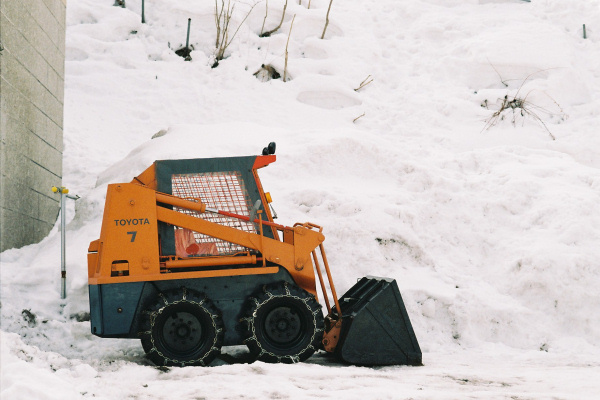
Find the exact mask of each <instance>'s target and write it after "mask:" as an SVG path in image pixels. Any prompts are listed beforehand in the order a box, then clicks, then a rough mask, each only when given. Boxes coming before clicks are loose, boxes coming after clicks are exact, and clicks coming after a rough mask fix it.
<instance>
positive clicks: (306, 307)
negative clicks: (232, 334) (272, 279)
mask: <svg viewBox="0 0 600 400" xmlns="http://www.w3.org/2000/svg"><path fill="white" fill-rule="evenodd" d="M241 328H242V335H243V337H244V338H245V340H244V343H245V344H246V346H248V348H249V349H250V353H251V354H253V355H254V356H255V357H256V358H257V359H258V360H261V361H264V362H269V363H279V362H281V363H287V364H291V363H296V362H301V361H305V360H306V359H307V358H309V357H310V356H311V355H312V354H313V353H314V352H315V351H316V350H317V349H318V348H319V346H320V343H321V341H322V339H323V329H324V322H323V313H322V311H321V305H320V304H319V303H318V302H317V300H316V299H315V297H314V296H313V295H312V294H310V293H308V292H306V291H305V290H303V289H300V288H299V287H297V286H295V285H292V284H289V283H287V282H280V283H276V284H272V285H268V286H265V287H263V289H262V290H260V291H258V292H257V293H255V294H254V295H253V297H251V298H249V299H248V301H247V303H246V307H245V313H244V318H242V324H241Z"/></svg>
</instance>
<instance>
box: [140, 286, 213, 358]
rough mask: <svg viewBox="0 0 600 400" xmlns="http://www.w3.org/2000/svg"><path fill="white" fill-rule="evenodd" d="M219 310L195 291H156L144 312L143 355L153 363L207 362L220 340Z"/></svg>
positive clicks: (183, 289)
mask: <svg viewBox="0 0 600 400" xmlns="http://www.w3.org/2000/svg"><path fill="white" fill-rule="evenodd" d="M220 314H221V313H220V312H219V310H218V309H217V308H216V307H215V306H214V304H213V303H212V302H211V301H210V300H209V299H207V298H206V297H205V296H204V295H202V294H200V293H198V292H196V291H193V290H189V289H186V288H182V289H180V290H171V291H168V292H165V293H160V294H159V296H158V297H157V299H156V302H155V303H154V304H153V305H152V306H151V307H150V308H149V309H148V310H147V311H146V312H145V313H144V319H143V323H142V332H140V334H141V336H142V346H143V347H144V350H145V351H146V355H147V356H148V358H149V359H150V360H151V361H152V362H154V363H155V364H156V365H179V366H185V365H208V364H209V363H210V362H211V361H212V360H213V359H214V358H215V357H216V356H217V355H218V354H219V353H220V351H221V346H222V344H223V321H222V319H221V315H220Z"/></svg>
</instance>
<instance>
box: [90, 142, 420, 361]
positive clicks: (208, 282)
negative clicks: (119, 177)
mask: <svg viewBox="0 0 600 400" xmlns="http://www.w3.org/2000/svg"><path fill="white" fill-rule="evenodd" d="M274 153H275V143H270V144H269V146H268V147H267V148H265V149H264V150H263V155H260V156H249V157H228V158H208V159H187V160H163V161H156V162H155V163H154V164H153V165H151V166H150V167H149V168H148V169H146V170H145V171H144V172H142V173H141V174H140V175H139V176H137V177H136V178H134V179H133V181H132V182H130V183H117V184H110V185H108V191H107V195H106V204H105V209H104V217H103V221H102V230H101V233H100V238H99V239H98V240H94V241H93V242H91V243H90V246H89V252H88V274H89V297H90V315H91V329H92V333H93V334H94V335H97V336H100V337H105V338H139V339H141V342H142V346H143V348H144V350H145V352H146V353H147V356H148V358H149V359H150V360H151V361H153V362H154V363H155V364H157V365H176V366H185V365H208V364H209V363H210V362H211V361H212V360H213V359H214V358H215V357H216V356H217V355H218V354H219V353H220V351H221V347H222V346H235V345H243V344H245V345H247V346H248V348H249V349H250V353H251V355H252V356H253V358H255V359H258V360H262V361H265V362H273V363H276V362H283V363H294V362H299V361H304V360H306V359H307V358H308V357H310V356H311V355H312V354H313V353H314V352H315V351H317V350H319V349H323V350H325V351H327V352H329V353H333V354H334V355H335V356H337V358H338V359H339V360H341V361H343V362H347V363H351V364H358V365H394V364H409V365H420V364H421V350H420V348H419V344H418V342H417V338H416V336H415V333H414V331H413V328H412V325H411V323H410V320H409V317H408V315H407V313H406V309H405V307H404V303H403V301H402V297H401V296H400V292H399V290H398V285H397V284H396V281H395V280H392V279H386V278H376V277H365V278H362V279H360V280H359V281H358V282H357V283H356V285H354V286H353V287H352V288H351V289H350V290H349V291H348V292H347V293H346V294H344V295H343V296H342V297H341V298H340V299H339V300H338V298H337V295H336V292H335V288H334V284H333V279H332V276H331V272H330V268H329V264H328V263H327V257H326V255H325V250H324V248H323V241H324V240H325V236H324V235H323V233H322V228H321V227H319V226H317V225H314V224H311V223H302V224H300V223H297V224H295V225H294V226H292V227H289V226H284V225H279V224H276V223H274V222H273V215H272V212H271V208H270V207H269V206H268V204H269V203H270V202H271V196H270V194H269V193H265V192H264V191H263V188H262V185H261V182H260V180H259V177H258V174H257V171H258V169H260V168H262V167H265V166H267V165H269V164H271V163H272V162H274V161H275V155H274ZM323 270H324V273H323ZM325 279H327V283H328V284H326V283H325ZM317 280H318V286H319V288H320V290H321V293H322V300H323V301H324V303H325V306H326V307H327V315H326V316H325V317H324V316H323V312H322V310H321V304H320V303H319V302H318V300H317ZM330 296H331V298H332V300H333V302H332V303H331V302H330V300H329V297H330Z"/></svg>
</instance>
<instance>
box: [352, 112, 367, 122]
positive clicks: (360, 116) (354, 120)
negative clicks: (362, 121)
mask: <svg viewBox="0 0 600 400" xmlns="http://www.w3.org/2000/svg"><path fill="white" fill-rule="evenodd" d="M364 116H365V113H362V114H360V115H359V116H358V117H356V118H354V119H353V120H352V122H356V121H357V120H358V119H359V118H362V117H364Z"/></svg>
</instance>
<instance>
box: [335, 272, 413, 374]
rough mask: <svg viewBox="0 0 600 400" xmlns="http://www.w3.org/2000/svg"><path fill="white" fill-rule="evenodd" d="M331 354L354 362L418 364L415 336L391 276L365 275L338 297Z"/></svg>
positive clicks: (368, 363) (365, 363)
mask: <svg viewBox="0 0 600 400" xmlns="http://www.w3.org/2000/svg"><path fill="white" fill-rule="evenodd" d="M339 304H340V308H341V311H342V329H341V332H340V338H339V340H338V343H337V346H336V348H335V355H336V356H337V357H338V358H339V359H341V360H342V361H344V362H347V363H350V364H357V365H399V364H406V365H422V355H421V349H420V347H419V343H418V342H417V337H416V336H415V332H414V331H413V328H412V325H411V323H410V319H409V318H408V314H407V313H406V308H405V307H404V302H403V301H402V296H401V295H400V290H399V289H398V284H397V283H396V281H395V280H394V279H389V278H377V277H373V276H367V277H364V278H362V279H360V280H359V281H358V282H357V283H356V284H355V285H354V286H353V287H352V288H350V290H348V292H346V294H344V295H343V296H342V298H341V299H340V300H339Z"/></svg>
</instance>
